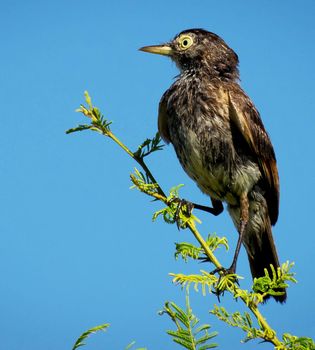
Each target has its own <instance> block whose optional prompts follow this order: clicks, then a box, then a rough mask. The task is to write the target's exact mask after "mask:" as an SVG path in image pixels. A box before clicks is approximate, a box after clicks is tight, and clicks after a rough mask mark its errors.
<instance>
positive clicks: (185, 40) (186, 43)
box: [178, 35, 193, 50]
mask: <svg viewBox="0 0 315 350" xmlns="http://www.w3.org/2000/svg"><path fill="white" fill-rule="evenodd" d="M178 43H179V47H180V48H181V49H182V50H187V49H188V48H189V47H190V46H191V45H192V44H193V39H192V37H191V36H189V35H183V36H181V37H180V38H179V40H178Z"/></svg>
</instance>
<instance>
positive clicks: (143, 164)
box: [102, 130, 166, 198]
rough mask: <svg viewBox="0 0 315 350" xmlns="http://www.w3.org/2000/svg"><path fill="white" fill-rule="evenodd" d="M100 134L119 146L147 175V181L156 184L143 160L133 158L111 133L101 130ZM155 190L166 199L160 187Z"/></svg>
mask: <svg viewBox="0 0 315 350" xmlns="http://www.w3.org/2000/svg"><path fill="white" fill-rule="evenodd" d="M102 134H103V135H105V136H108V137H110V138H111V139H112V140H113V141H115V142H116V143H117V145H119V146H120V147H121V148H122V149H123V150H124V151H125V152H126V153H128V155H129V156H130V157H132V158H133V159H134V160H135V161H136V162H137V163H138V164H139V165H140V166H141V167H142V169H143V170H144V171H145V173H146V174H147V176H148V177H149V179H150V180H151V181H152V183H154V184H157V183H158V182H157V181H156V179H155V178H154V176H153V175H152V173H151V171H150V170H149V168H148V167H147V165H146V164H145V162H144V160H143V158H139V157H137V156H135V154H134V153H133V152H132V151H131V150H130V149H129V148H128V147H127V146H126V145H125V144H123V143H122V142H121V141H120V140H119V139H118V138H117V137H116V136H115V135H114V134H113V133H112V132H111V131H104V130H102ZM157 190H158V192H159V194H160V195H162V196H164V197H165V198H166V195H165V193H164V192H163V190H162V188H161V187H160V186H158V188H157Z"/></svg>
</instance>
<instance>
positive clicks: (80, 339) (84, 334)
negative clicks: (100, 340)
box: [72, 323, 109, 350]
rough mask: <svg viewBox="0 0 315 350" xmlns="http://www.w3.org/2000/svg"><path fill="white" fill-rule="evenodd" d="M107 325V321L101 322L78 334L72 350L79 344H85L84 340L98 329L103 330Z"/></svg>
mask: <svg viewBox="0 0 315 350" xmlns="http://www.w3.org/2000/svg"><path fill="white" fill-rule="evenodd" d="M108 327H109V323H105V324H101V325H99V326H96V327H93V328H90V329H88V330H87V331H85V332H84V333H82V334H81V335H80V337H79V338H78V339H77V340H76V342H75V343H74V345H73V348H72V350H76V349H77V348H79V347H80V346H83V345H85V343H84V341H85V340H86V339H87V338H88V337H89V336H90V335H91V334H94V333H96V332H99V331H104V332H105V330H106V329H107V328H108Z"/></svg>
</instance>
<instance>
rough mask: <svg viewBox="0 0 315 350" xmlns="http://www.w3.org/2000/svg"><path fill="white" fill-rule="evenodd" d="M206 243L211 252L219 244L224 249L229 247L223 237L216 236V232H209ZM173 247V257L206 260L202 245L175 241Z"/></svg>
mask: <svg viewBox="0 0 315 350" xmlns="http://www.w3.org/2000/svg"><path fill="white" fill-rule="evenodd" d="M206 243H207V245H208V246H209V248H210V249H211V251H213V252H214V251H215V250H216V249H218V248H219V247H220V246H224V247H225V249H226V250H228V249H229V246H228V242H227V239H226V238H225V237H218V236H217V235H216V234H212V235H211V234H209V235H208V238H207V239H206ZM175 249H176V251H175V259H178V258H179V257H181V258H182V259H183V260H185V261H186V262H187V260H188V258H191V259H194V260H203V261H207V260H208V258H207V256H206V255H205V252H204V249H203V248H202V246H196V245H194V244H192V243H188V242H181V243H175Z"/></svg>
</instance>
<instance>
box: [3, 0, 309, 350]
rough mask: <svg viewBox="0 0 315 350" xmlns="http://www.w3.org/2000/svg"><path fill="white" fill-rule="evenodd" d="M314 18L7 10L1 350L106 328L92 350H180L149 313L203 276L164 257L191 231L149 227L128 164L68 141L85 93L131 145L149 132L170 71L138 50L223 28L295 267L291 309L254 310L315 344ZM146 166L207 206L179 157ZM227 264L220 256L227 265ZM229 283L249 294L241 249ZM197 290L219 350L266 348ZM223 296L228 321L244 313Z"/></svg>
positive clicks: (293, 12) (72, 8)
mask: <svg viewBox="0 0 315 350" xmlns="http://www.w3.org/2000/svg"><path fill="white" fill-rule="evenodd" d="M314 16H315V2H314V1H312V0H309V1H307V0H306V1H303V2H302V1H288V0H287V1H284V0H282V1H271V0H270V1H256V2H253V1H249V0H244V1H235V0H229V1H221V2H219V1H211V0H208V1H195V2H194V1H186V0H181V1H177V0H173V1H165V0H163V1H154V2H153V1H152V2H150V1H122V0H116V1H97V0H91V1H89V2H87V1H82V0H76V1H74V0H72V1H70V0H63V1H61V0H55V1H35V0H29V1H21V0H20V1H16V0H11V1H6V2H4V1H2V2H1V12H0V39H1V57H0V61H1V70H0V96H1V128H0V133H1V135H0V156H1V165H0V179H1V188H2V189H1V194H0V198H1V201H0V209H1V211H0V212H1V219H0V232H1V238H0V239H1V241H0V276H1V289H0V290H1V291H0V329H1V349H6V350H20V349H32V350H39V349H46V350H49V349H51V350H52V349H54V350H55V349H58V350H66V349H70V348H71V346H72V344H73V342H74V340H75V339H76V337H77V336H78V335H79V334H80V333H81V332H83V331H84V330H86V329H88V328H89V327H92V326H95V325H98V324H100V323H105V322H110V323H111V328H110V329H109V330H108V332H107V333H106V334H100V335H96V336H94V337H92V338H91V339H90V340H89V342H88V345H87V347H86V349H124V348H125V346H126V345H127V344H128V343H129V342H131V341H132V340H136V341H137V345H138V346H146V347H148V348H149V349H151V350H153V349H161V348H164V349H165V348H169V349H171V348H176V347H177V345H175V344H172V343H171V342H170V339H169V338H168V336H167V335H166V334H165V332H164V331H165V329H168V328H170V327H171V324H170V322H169V321H168V320H167V318H166V317H160V316H158V315H157V311H158V310H160V309H161V308H162V306H163V303H164V301H166V300H175V301H176V302H178V303H179V304H181V305H183V303H184V294H183V293H182V292H181V290H180V288H179V287H176V286H174V285H172V283H171V279H170V277H169V276H168V273H169V272H183V273H192V272H197V271H199V269H201V268H205V266H204V265H194V264H184V263H182V262H176V261H175V260H174V258H173V252H174V242H177V241H182V240H186V241H187V240H192V238H191V237H190V235H189V232H186V231H181V232H178V231H177V229H176V227H175V226H172V225H165V224H164V223H162V222H160V221H159V222H157V223H152V222H151V215H152V213H153V212H154V211H155V210H158V209H160V205H159V204H158V203H151V202H150V200H149V198H147V197H145V196H144V195H142V194H141V193H139V192H137V191H131V190H129V186H130V182H129V173H130V172H132V169H133V167H134V166H135V164H134V163H133V162H132V161H131V160H130V159H129V158H128V157H127V156H126V155H125V154H124V153H123V152H122V151H120V149H118V147H117V146H116V145H114V144H113V143H112V142H110V141H109V140H108V139H105V138H102V137H101V136H99V135H97V134H96V133H91V132H85V133H81V134H74V135H69V136H68V135H65V133H64V131H65V130H66V129H68V128H70V127H73V126H75V125H77V124H78V123H82V122H84V119H83V117H81V116H80V115H79V114H76V113H75V112H74V110H75V108H77V107H78V106H79V104H80V103H81V102H83V91H84V90H88V91H89V92H90V94H91V96H92V97H93V100H94V103H95V104H96V105H98V106H99V107H100V108H101V109H102V111H103V112H104V113H105V114H106V116H107V117H108V119H110V120H113V121H114V124H113V130H114V131H115V132H116V134H117V135H118V136H120V137H121V138H122V139H123V140H124V141H125V142H126V144H128V145H129V146H130V147H131V148H132V149H136V147H137V146H138V144H140V143H141V142H142V141H143V140H144V139H145V138H146V137H151V136H153V135H154V134H155V132H156V117H157V105H158V102H159V99H160V96H161V95H162V93H163V92H164V91H165V90H166V89H167V88H168V86H169V85H170V84H171V82H172V79H173V77H174V76H175V75H176V74H177V71H176V67H175V65H174V64H173V63H171V62H170V61H169V60H168V59H167V58H165V57H158V56H153V55H148V54H145V53H142V52H139V51H137V49H138V48H139V47H141V46H143V45H149V44H155V43H161V42H163V41H166V40H169V39H171V38H172V37H173V36H174V35H175V34H176V33H178V32H180V31H181V30H183V29H187V28H192V27H203V28H205V29H208V30H210V31H213V32H216V33H217V34H219V35H221V36H222V37H223V38H224V39H225V40H226V41H227V43H229V44H230V46H231V47H233V48H234V49H235V51H236V52H237V53H238V55H239V57H240V62H241V63H240V70H241V79H242V86H243V87H244V89H245V90H246V91H247V93H248V94H249V95H250V96H251V98H252V99H253V101H254V102H255V104H256V105H257V108H258V109H259V110H260V112H261V114H262V118H263V120H264V123H265V125H266V128H267V129H268V131H269V133H270V136H271V138H272V141H273V144H274V147H275V150H276V153H277V158H278V165H279V172H280V178H281V212H280V218H279V221H278V223H277V225H276V227H275V228H274V235H275V239H276V242H277V246H278V251H279V255H280V259H281V261H282V262H284V261H286V260H288V259H289V260H291V261H295V262H296V266H295V271H296V273H297V279H298V281H299V283H298V284H297V285H294V286H290V288H289V291H288V294H289V297H288V302H287V303H286V304H285V305H277V304H276V303H274V302H272V301H271V302H269V303H267V304H266V305H264V306H263V307H262V308H263V312H264V314H265V315H266V317H267V319H268V321H270V323H271V325H272V326H274V327H275V329H277V330H278V332H279V335H281V334H282V333H283V332H291V333H293V334H296V335H299V336H302V335H305V336H314V334H315V323H314V287H315V285H314V278H313V272H314V197H315V190H314V180H315V176H314V173H315V166H314V149H315V148H314V131H315V122H314V110H315V108H314V107H315V97H314V96H315V95H314V81H315V73H314V62H315V47H314V37H315V30H314ZM149 163H150V166H151V168H152V171H153V172H154V174H155V175H156V177H157V179H158V180H159V181H160V183H161V185H162V186H163V187H164V188H165V189H169V188H170V187H172V186H173V185H176V184H179V183H184V184H185V187H184V189H183V190H182V195H183V196H184V197H185V198H188V199H191V200H194V201H197V202H200V203H204V204H206V203H208V198H207V197H205V196H204V195H202V194H201V193H200V192H199V190H198V189H197V187H196V186H195V184H194V183H193V182H192V181H191V180H189V179H188V178H187V176H186V175H185V174H184V172H183V171H182V169H181V168H180V166H179V164H178V162H177V160H176V158H175V156H174V151H173V149H172V147H167V148H166V149H165V150H164V151H163V152H160V153H158V154H155V155H154V156H152V157H151V158H150V160H149ZM199 216H200V217H201V219H202V220H203V225H202V226H201V227H200V228H201V230H202V231H203V232H204V233H205V234H207V233H209V232H217V233H218V234H221V235H227V236H228V237H229V239H230V244H231V246H232V247H233V248H232V249H234V245H235V240H236V237H237V234H236V232H235V229H234V227H233V225H232V223H231V220H230V218H229V217H228V215H227V214H226V213H224V214H223V215H221V216H220V217H216V218H215V217H212V216H209V215H204V214H200V215H199ZM231 258H232V252H230V254H228V255H226V254H223V253H220V259H222V261H223V262H224V263H225V264H226V265H228V264H229V262H230V261H231ZM209 269H210V267H209ZM238 273H239V274H241V275H243V276H245V278H246V279H245V281H244V282H242V286H245V287H246V286H249V285H250V283H251V281H250V278H249V269H248V263H247V258H246V256H245V252H244V250H242V252H241V257H240V260H239V266H238ZM312 279H313V281H312ZM192 294H193V295H192V306H193V308H194V310H195V312H196V313H197V314H198V315H199V316H200V318H201V320H202V322H206V323H211V324H212V325H213V328H214V329H215V330H218V331H219V332H220V336H219V337H218V338H217V341H218V342H219V343H220V344H221V349H232V348H233V349H253V348H261V349H271V346H270V345H268V344H261V345H257V344H255V343H248V344H245V345H242V344H240V340H241V339H242V337H243V334H241V332H240V331H238V330H234V329H232V330H231V329H230V330H228V331H227V329H226V327H225V325H223V324H221V323H220V322H219V321H217V320H216V319H215V318H213V317H212V316H210V315H209V314H208V310H210V309H211V308H212V305H213V303H217V300H216V298H214V296H207V297H202V296H201V295H194V293H192ZM224 299H225V300H224V304H225V305H226V306H227V307H228V308H229V309H230V310H231V311H233V310H236V309H239V308H241V305H240V303H237V304H236V303H234V302H233V301H232V300H231V298H230V297H228V296H227V297H226V298H224Z"/></svg>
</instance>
